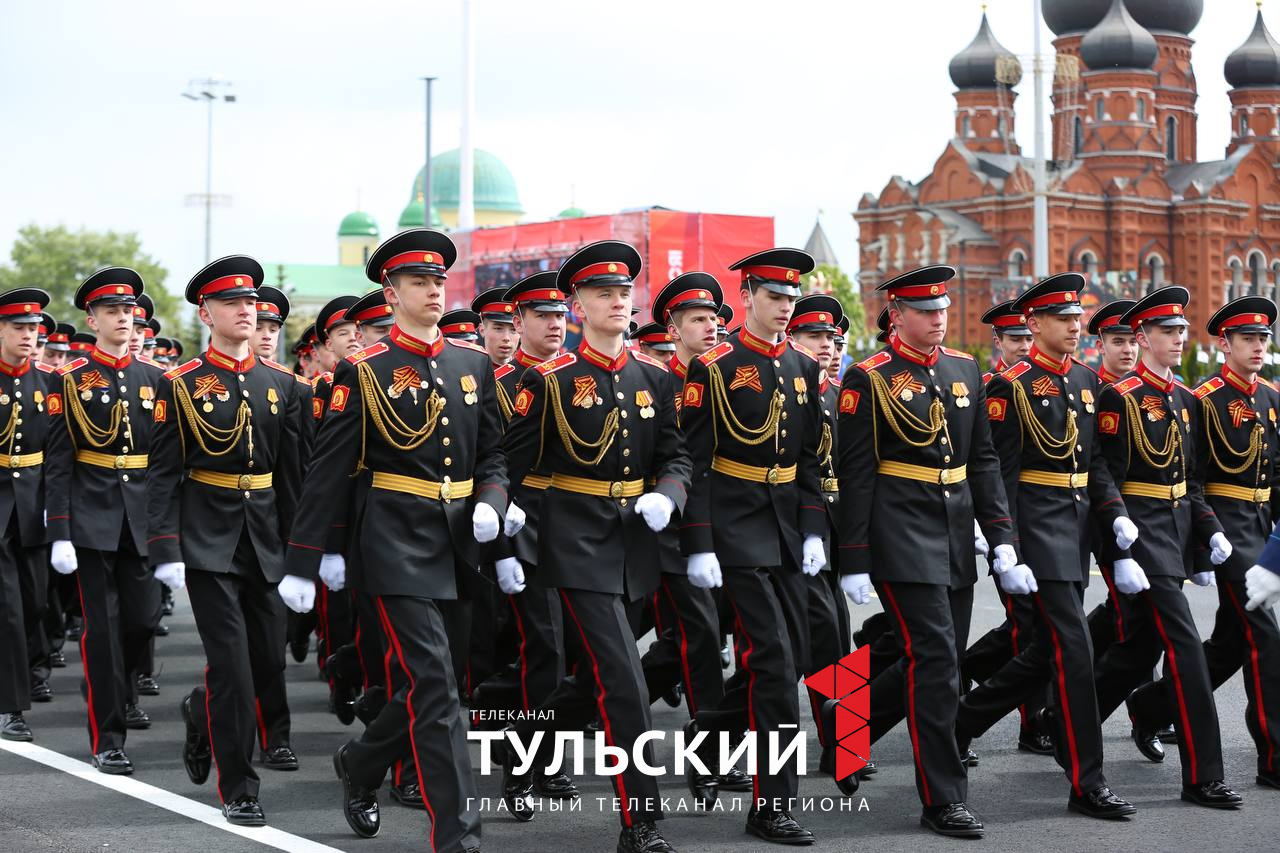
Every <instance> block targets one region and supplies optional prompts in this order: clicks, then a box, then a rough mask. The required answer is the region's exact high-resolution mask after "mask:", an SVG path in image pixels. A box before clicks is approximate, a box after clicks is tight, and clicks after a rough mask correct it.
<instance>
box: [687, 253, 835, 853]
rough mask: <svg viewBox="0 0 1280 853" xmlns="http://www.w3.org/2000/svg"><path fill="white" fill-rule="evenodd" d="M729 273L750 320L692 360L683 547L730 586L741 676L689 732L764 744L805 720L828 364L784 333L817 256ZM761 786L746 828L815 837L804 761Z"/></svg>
mask: <svg viewBox="0 0 1280 853" xmlns="http://www.w3.org/2000/svg"><path fill="white" fill-rule="evenodd" d="M730 269H731V270H738V271H740V274H741V277H742V285H741V291H740V293H741V297H742V304H743V309H744V311H745V313H746V321H745V322H744V324H743V326H742V329H741V330H740V331H739V332H738V334H737V335H736V336H735V335H730V337H729V340H727V341H725V342H724V343H722V344H718V345H717V346H715V347H712V348H711V349H710V350H708V351H707V352H705V353H703V354H702V355H701V356H699V357H698V358H695V359H693V361H692V362H691V363H690V364H689V366H688V367H689V370H688V375H687V376H686V378H685V391H684V403H683V405H682V407H681V411H680V425H681V427H682V429H683V430H684V433H685V435H686V437H687V440H688V443H689V452H690V457H691V459H692V461H693V466H694V467H693V488H692V489H691V492H690V495H689V504H688V507H687V508H686V510H685V514H684V517H683V519H682V524H681V550H682V552H683V553H684V554H685V555H686V556H687V557H688V574H689V581H690V582H691V583H693V584H694V585H695V586H700V587H704V588H711V587H718V586H721V585H723V586H724V592H725V598H726V600H727V601H728V604H729V606H730V609H731V611H732V613H733V615H734V625H733V634H734V637H735V639H736V641H737V643H738V648H739V652H740V654H741V665H742V671H743V672H744V673H745V674H744V675H743V676H741V677H739V678H737V679H735V680H734V681H732V682H731V684H730V686H729V688H728V689H726V691H725V695H724V698H723V699H722V700H721V701H720V702H719V703H717V704H716V705H715V706H711V707H705V708H702V709H700V710H699V711H698V716H697V718H696V721H694V720H691V721H690V722H689V723H687V724H686V725H685V732H686V736H688V737H691V736H692V735H693V733H694V732H695V731H696V730H700V731H706V732H709V733H711V737H710V740H711V741H712V742H713V743H714V742H716V741H717V740H718V737H719V735H718V733H719V732H721V731H730V732H735V733H736V732H741V731H744V730H746V729H747V728H750V730H751V731H754V732H755V733H756V736H757V737H758V738H760V742H761V743H764V742H765V740H766V739H767V738H768V736H769V735H771V734H775V735H781V736H785V735H786V734H787V732H788V731H789V730H790V729H792V728H793V727H795V726H797V725H798V723H799V713H800V709H799V703H798V701H797V694H796V682H797V681H798V680H799V678H800V676H801V674H802V673H803V671H804V667H805V665H806V663H807V661H808V659H809V651H808V645H809V643H808V639H809V637H808V635H809V631H808V619H807V617H806V608H807V595H808V593H807V592H806V590H805V578H804V576H805V575H817V574H818V572H819V570H821V568H822V566H823V564H824V563H825V562H826V555H825V554H824V552H823V546H822V537H823V534H824V533H825V532H826V528H827V515H826V511H825V510H824V509H823V500H822V494H821V491H820V486H821V482H822V475H821V466H820V464H819V458H818V445H819V443H820V440H821V439H820V436H821V433H822V424H823V419H822V400H821V397H820V394H819V385H820V381H819V380H820V370H819V367H818V361H817V359H816V358H815V357H813V356H812V355H811V354H808V353H807V352H804V351H801V350H798V349H796V347H795V346H794V345H793V344H792V342H791V341H790V340H789V339H788V338H787V336H786V330H787V324H788V322H789V321H790V320H791V317H792V313H793V311H794V309H795V304H796V300H797V299H798V298H799V297H800V287H799V284H800V278H801V276H803V275H804V274H805V273H808V272H810V271H812V269H813V258H812V257H810V256H809V255H808V254H807V253H805V252H802V251H799V250H797V249H770V250H767V251H763V252H757V253H756V254H753V255H751V256H749V257H746V258H743V259H742V260H740V261H737V262H735V263H734V264H733V265H732V266H730ZM754 781H755V784H754V790H753V792H752V807H751V810H750V812H748V814H747V824H746V831H747V832H748V833H750V834H752V835H755V836H757V837H758V838H762V839H764V840H766V841H771V842H776V843H785V844H811V843H813V833H812V832H810V831H809V830H807V829H805V828H804V827H803V826H801V825H800V823H799V822H798V821H797V820H796V819H795V818H794V817H792V816H791V812H790V808H791V804H792V802H793V801H794V799H795V797H796V793H797V785H798V779H797V774H796V770H795V768H794V767H793V766H792V765H790V764H788V765H786V767H785V768H784V769H782V770H781V772H779V773H777V774H769V775H765V774H757V775H756V776H755V780H754ZM688 782H689V787H690V792H691V793H692V794H693V795H694V797H695V799H700V800H703V801H711V802H714V800H715V798H716V793H717V792H716V788H715V786H714V785H706V784H704V783H703V780H702V779H699V778H698V777H696V775H694V774H693V773H692V772H691V773H690V775H689V779H688Z"/></svg>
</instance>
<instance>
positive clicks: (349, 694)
mask: <svg viewBox="0 0 1280 853" xmlns="http://www.w3.org/2000/svg"><path fill="white" fill-rule="evenodd" d="M340 670H341V667H340V666H338V656H337V655H329V657H328V658H326V659H325V662H324V671H325V673H326V674H327V675H328V676H329V678H330V679H332V686H331V687H330V688H329V703H330V705H331V706H332V708H333V713H334V716H336V717H337V718H338V722H340V723H342V724H343V725H344V726H349V725H351V724H352V723H354V722H355V721H356V694H357V693H358V692H359V691H357V690H356V686H355V685H354V684H352V683H351V682H349V681H347V679H345V678H343V677H342V673H341V671H340Z"/></svg>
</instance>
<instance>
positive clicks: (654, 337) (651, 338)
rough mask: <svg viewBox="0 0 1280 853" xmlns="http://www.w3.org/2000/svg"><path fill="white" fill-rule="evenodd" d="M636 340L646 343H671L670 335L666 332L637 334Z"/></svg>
mask: <svg viewBox="0 0 1280 853" xmlns="http://www.w3.org/2000/svg"><path fill="white" fill-rule="evenodd" d="M636 340H638V341H640V342H641V343H646V344H669V343H671V335H670V334H669V333H667V332H649V333H648V334H644V335H639V336H637V337H636Z"/></svg>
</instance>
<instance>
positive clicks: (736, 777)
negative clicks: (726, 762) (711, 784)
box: [716, 767, 755, 791]
mask: <svg viewBox="0 0 1280 853" xmlns="http://www.w3.org/2000/svg"><path fill="white" fill-rule="evenodd" d="M754 784H755V783H754V782H753V781H752V780H751V776H750V775H748V774H747V773H746V772H745V771H742V770H739V769H738V768H736V767H730V768H729V772H728V773H724V774H722V775H720V776H717V777H716V785H717V786H718V787H719V788H720V790H721V791H750V790H751V789H752V787H753V786H754Z"/></svg>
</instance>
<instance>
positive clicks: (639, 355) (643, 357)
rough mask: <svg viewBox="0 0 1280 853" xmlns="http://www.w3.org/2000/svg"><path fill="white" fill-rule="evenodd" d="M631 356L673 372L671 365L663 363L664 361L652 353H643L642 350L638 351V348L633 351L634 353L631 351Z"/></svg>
mask: <svg viewBox="0 0 1280 853" xmlns="http://www.w3.org/2000/svg"><path fill="white" fill-rule="evenodd" d="M631 357H632V358H634V359H635V360H636V361H639V362H643V363H644V364H649V365H652V366H653V367H656V368H658V369H659V370H664V371H666V372H667V373H670V372H671V368H670V367H667V366H666V365H665V364H663V363H662V362H660V361H658V360H657V359H656V358H654V357H653V356H651V355H645V354H644V353H642V352H640V351H638V350H637V351H635V352H633V353H631Z"/></svg>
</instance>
